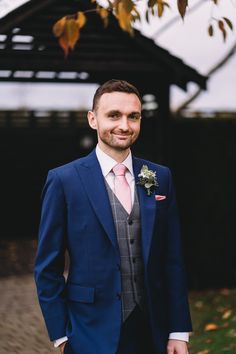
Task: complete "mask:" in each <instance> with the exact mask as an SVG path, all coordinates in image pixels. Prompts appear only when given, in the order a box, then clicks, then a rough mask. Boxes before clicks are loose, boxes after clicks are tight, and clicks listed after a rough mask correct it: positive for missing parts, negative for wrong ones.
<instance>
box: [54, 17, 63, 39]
mask: <svg viewBox="0 0 236 354" xmlns="http://www.w3.org/2000/svg"><path fill="white" fill-rule="evenodd" d="M65 24H66V17H62V18H61V19H60V20H59V21H57V22H56V23H55V24H54V26H53V28H52V31H53V34H54V36H55V37H60V36H61V35H62V34H63V32H64V29H65Z"/></svg>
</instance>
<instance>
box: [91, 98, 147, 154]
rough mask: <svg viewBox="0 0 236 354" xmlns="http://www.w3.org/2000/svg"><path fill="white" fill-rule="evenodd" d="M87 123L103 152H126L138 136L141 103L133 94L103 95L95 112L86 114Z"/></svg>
mask: <svg viewBox="0 0 236 354" xmlns="http://www.w3.org/2000/svg"><path fill="white" fill-rule="evenodd" d="M88 121H89V125H90V126H91V127H92V128H93V129H96V130H97V135H98V144H99V146H100V147H101V148H102V149H103V150H104V151H107V150H111V149H112V150H116V151H124V150H127V149H129V147H130V146H131V145H132V144H133V143H134V142H135V140H136V139H137V138H138V136H139V132H140V121H141V103H140V101H139V98H138V97H137V95H135V94H133V93H125V92H111V93H104V94H103V95H102V96H101V97H100V100H99V102H98V107H97V110H96V112H91V111H89V112H88Z"/></svg>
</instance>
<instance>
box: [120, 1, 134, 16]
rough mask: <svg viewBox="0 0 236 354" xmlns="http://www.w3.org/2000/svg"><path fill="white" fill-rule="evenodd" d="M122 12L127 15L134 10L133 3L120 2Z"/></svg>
mask: <svg viewBox="0 0 236 354" xmlns="http://www.w3.org/2000/svg"><path fill="white" fill-rule="evenodd" d="M122 4H123V7H124V10H125V11H126V12H127V13H128V14H129V13H131V11H132V10H133V8H134V3H133V1H132V0H122Z"/></svg>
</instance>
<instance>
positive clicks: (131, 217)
mask: <svg viewBox="0 0 236 354" xmlns="http://www.w3.org/2000/svg"><path fill="white" fill-rule="evenodd" d="M105 184H106V188H107V192H108V196H109V200H110V204H111V208H112V213H113V218H114V223H115V228H116V234H117V241H118V245H119V250H120V259H121V280H122V293H121V301H122V315H123V321H125V320H126V319H127V317H128V316H129V315H130V313H131V312H132V311H133V309H134V308H135V306H136V305H137V304H138V305H139V306H140V308H141V309H142V310H145V288H144V272H143V258H142V249H141V224H140V208H139V202H138V196H137V192H136V189H135V197H134V204H133V208H132V211H131V213H130V214H128V213H127V211H126V210H125V209H124V207H123V206H122V204H121V203H120V201H119V199H118V198H117V197H116V195H115V194H114V193H113V191H112V190H111V188H110V187H109V185H108V183H107V182H106V181H105Z"/></svg>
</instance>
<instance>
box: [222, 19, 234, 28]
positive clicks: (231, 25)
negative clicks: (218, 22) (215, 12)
mask: <svg viewBox="0 0 236 354" xmlns="http://www.w3.org/2000/svg"><path fill="white" fill-rule="evenodd" d="M222 18H223V20H224V21H225V22H226V23H227V25H228V26H229V28H230V29H231V31H233V24H232V22H231V21H230V20H229V19H228V18H227V17H222Z"/></svg>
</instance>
